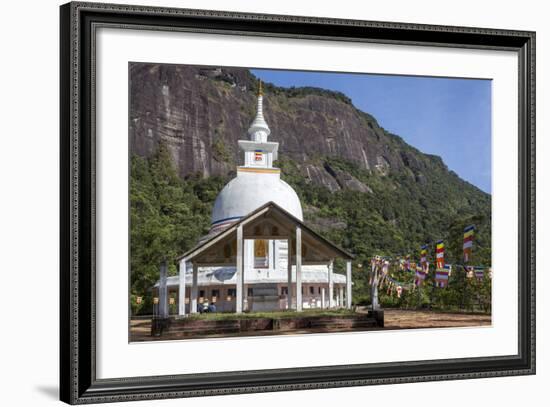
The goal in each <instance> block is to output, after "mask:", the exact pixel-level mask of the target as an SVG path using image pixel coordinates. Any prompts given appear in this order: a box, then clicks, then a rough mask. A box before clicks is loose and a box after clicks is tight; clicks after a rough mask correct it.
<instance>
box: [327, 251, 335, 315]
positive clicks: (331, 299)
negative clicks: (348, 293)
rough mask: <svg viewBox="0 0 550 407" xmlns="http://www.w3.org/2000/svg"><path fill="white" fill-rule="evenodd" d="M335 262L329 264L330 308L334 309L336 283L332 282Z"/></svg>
mask: <svg viewBox="0 0 550 407" xmlns="http://www.w3.org/2000/svg"><path fill="white" fill-rule="evenodd" d="M333 264H334V262H333V261H332V260H331V261H330V263H329V264H328V307H329V308H332V307H334V282H333V281H332V267H333Z"/></svg>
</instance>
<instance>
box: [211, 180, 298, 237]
mask: <svg viewBox="0 0 550 407" xmlns="http://www.w3.org/2000/svg"><path fill="white" fill-rule="evenodd" d="M270 201H273V202H275V203H276V204H277V205H279V206H280V207H281V208H283V209H284V210H286V211H287V212H289V213H290V214H292V215H293V216H295V217H296V218H298V219H300V220H303V214H302V204H301V203H300V198H298V195H297V194H296V192H295V191H294V189H292V187H291V186H290V185H288V184H287V183H286V182H284V181H283V180H281V179H280V178H279V174H257V173H250V174H248V173H241V174H239V176H238V177H237V178H234V179H233V180H231V181H230V182H229V183H228V184H227V185H226V186H225V187H224V188H223V189H222V190H221V192H220V193H219V195H218V197H217V198H216V202H215V203H214V209H213V210H212V227H217V226H222V225H229V224H231V223H233V222H236V221H238V220H239V219H240V218H242V217H243V216H246V215H248V214H249V213H250V212H252V211H254V210H255V209H257V208H259V207H260V206H262V205H264V204H266V203H268V202H270Z"/></svg>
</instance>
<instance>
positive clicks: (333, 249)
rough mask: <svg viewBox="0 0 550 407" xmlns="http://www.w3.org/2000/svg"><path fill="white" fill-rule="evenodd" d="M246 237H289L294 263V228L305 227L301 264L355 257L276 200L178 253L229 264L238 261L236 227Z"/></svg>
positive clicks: (199, 261) (204, 262) (198, 260)
mask: <svg viewBox="0 0 550 407" xmlns="http://www.w3.org/2000/svg"><path fill="white" fill-rule="evenodd" d="M239 226H242V228H243V238H244V239H270V240H284V239H287V240H288V239H290V240H291V242H292V244H291V253H290V254H291V259H292V261H293V263H294V264H295V253H294V252H295V247H296V244H295V229H296V226H299V227H300V228H301V230H302V264H303V265H308V264H309V265H317V264H327V263H329V262H330V261H332V260H334V259H335V258H343V259H347V260H352V259H353V258H354V256H353V255H352V254H350V253H348V252H347V251H345V250H343V249H341V248H340V247H338V246H336V245H335V244H334V243H332V242H331V241H329V240H328V239H326V238H324V237H323V236H321V235H320V234H318V233H317V232H315V231H314V230H312V229H311V228H310V227H308V226H307V225H306V224H304V222H302V221H301V220H300V219H298V218H297V217H296V216H294V215H293V214H291V213H289V212H288V211H286V210H285V209H283V208H281V207H280V206H279V205H277V204H276V203H275V202H267V203H266V204H264V205H262V206H260V207H259V208H257V209H255V210H254V211H252V212H250V213H249V214H247V215H246V216H244V217H243V218H241V219H239V220H238V221H236V222H235V223H233V224H232V225H230V226H229V227H228V228H227V229H225V230H224V231H222V232H221V233H218V234H215V235H212V236H211V237H210V238H207V239H205V240H203V241H202V242H201V243H200V244H198V245H197V246H195V247H194V248H192V249H191V250H188V251H187V252H185V253H184V254H182V255H181V256H179V257H178V260H181V259H184V258H185V259H187V260H188V261H192V262H194V263H196V264H198V265H201V266H229V265H234V264H235V262H236V246H237V244H236V239H237V228H238V227H239Z"/></svg>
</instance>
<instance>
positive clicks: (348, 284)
mask: <svg viewBox="0 0 550 407" xmlns="http://www.w3.org/2000/svg"><path fill="white" fill-rule="evenodd" d="M351 303H352V301H351V260H348V261H347V262H346V306H347V308H348V309H351Z"/></svg>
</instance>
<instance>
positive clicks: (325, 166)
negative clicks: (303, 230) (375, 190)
mask: <svg viewBox="0 0 550 407" xmlns="http://www.w3.org/2000/svg"><path fill="white" fill-rule="evenodd" d="M130 86H131V93H130V94H131V103H130V147H131V151H132V152H133V153H135V154H138V155H141V156H149V155H150V154H151V153H152V152H153V151H154V150H155V148H156V146H157V144H158V143H159V142H160V141H161V140H162V141H163V142H164V143H165V144H166V145H168V146H169V149H170V151H171V153H172V156H173V159H174V162H175V164H176V166H177V168H178V171H179V174H180V175H181V176H182V177H186V176H188V175H191V174H197V173H200V174H202V176H204V177H208V176H211V175H228V174H231V173H232V172H233V171H234V170H235V166H236V165H239V164H241V163H242V154H241V153H240V152H239V150H238V147H237V140H239V139H245V138H247V135H246V130H247V128H248V126H249V124H250V123H251V121H252V119H253V117H254V114H255V106H256V102H255V99H256V96H255V95H256V92H257V80H256V78H255V77H254V76H253V75H252V74H251V73H250V72H249V71H248V70H247V69H239V68H223V69H219V68H209V67H204V68H201V67H195V66H182V65H159V64H142V63H139V64H132V66H131V68H130ZM264 89H265V99H264V114H265V117H266V120H267V122H268V124H269V126H270V127H271V129H272V133H271V136H270V138H269V139H270V141H277V142H279V144H280V145H279V151H280V157H281V158H282V159H285V158H288V159H292V160H293V161H294V162H295V163H296V165H297V166H298V168H299V171H300V173H301V174H302V175H303V176H304V177H306V178H307V179H308V180H310V181H311V182H313V183H315V184H317V185H321V186H325V187H326V188H328V189H329V190H331V191H336V190H340V189H342V188H349V189H353V190H357V191H361V192H372V190H371V188H370V186H369V185H366V184H365V183H364V182H361V181H359V180H358V179H357V178H355V177H354V176H353V175H351V174H349V173H346V172H345V171H342V170H340V169H337V168H332V167H331V165H330V164H329V163H327V162H326V160H325V158H327V157H328V158H331V157H332V158H339V159H342V160H346V161H349V162H352V163H354V164H356V165H357V166H359V167H360V168H361V169H363V170H365V171H368V172H369V173H371V174H373V175H378V176H380V177H385V176H387V175H389V174H390V173H392V172H393V173H396V172H399V173H405V174H407V175H408V176H410V177H411V179H413V180H415V182H418V183H423V182H425V181H426V177H427V174H426V172H427V170H428V169H430V170H433V169H436V170H438V171H445V172H446V171H447V169H446V167H445V165H444V164H443V162H442V161H441V160H440V159H439V158H438V157H432V156H428V155H425V154H422V153H420V152H419V151H417V150H416V149H414V148H412V147H410V146H408V145H407V144H406V143H404V142H403V140H402V139H401V138H399V137H397V136H395V135H392V134H389V133H387V132H386V131H385V130H384V129H382V128H381V127H380V126H379V125H378V123H377V122H376V120H375V119H374V118H373V117H372V116H370V115H368V114H367V113H364V112H361V111H359V110H358V109H356V108H355V107H354V106H353V105H352V103H351V101H350V100H349V99H348V98H347V97H346V96H345V95H343V94H340V93H336V92H332V91H326V90H321V89H316V88H290V89H285V88H278V87H274V86H270V85H267V86H266V88H264Z"/></svg>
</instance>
